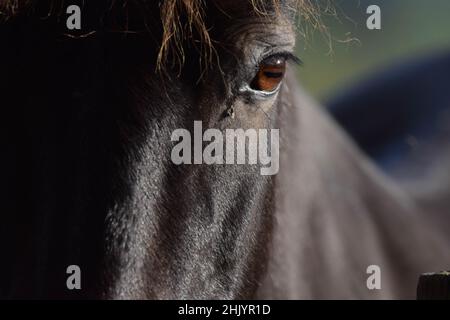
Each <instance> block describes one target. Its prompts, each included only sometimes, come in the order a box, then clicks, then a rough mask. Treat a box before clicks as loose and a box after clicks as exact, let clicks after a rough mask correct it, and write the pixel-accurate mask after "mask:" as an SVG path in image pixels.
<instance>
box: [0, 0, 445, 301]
mask: <svg viewBox="0 0 450 320" xmlns="http://www.w3.org/2000/svg"><path fill="white" fill-rule="evenodd" d="M6 3H10V4H12V3H14V2H6ZM24 3H25V2H24ZM108 3H109V2H108ZM130 3H131V2H130ZM34 4H35V5H34V6H33V8H35V9H34V10H35V11H33V12H34V13H36V14H28V13H29V12H30V11H28V9H23V11H20V9H21V8H30V7H28V6H24V7H21V6H19V7H17V8H18V9H19V10H17V9H14V10H12V8H16V7H15V6H11V5H9V6H7V7H4V8H8V10H9V12H10V13H11V14H8V19H4V20H3V22H2V25H1V26H0V42H1V43H2V50H0V61H1V63H2V66H1V73H0V97H1V103H2V113H3V116H2V125H1V126H0V127H1V128H2V132H1V133H2V134H1V136H2V138H3V139H4V141H2V143H1V148H2V157H1V160H0V161H1V163H0V165H1V166H0V168H2V169H1V170H2V175H1V176H2V177H3V178H2V180H1V190H0V191H1V194H2V201H1V202H0V206H1V207H0V212H1V215H2V223H1V225H0V228H1V229H0V252H1V254H2V260H1V263H0V296H1V297H5V298H194V299H197V298H222V299H223V298H254V297H264V298H265V297H281V298H299V297H300V298H314V297H316V298H321V297H345V298H347V297H368V296H370V293H368V292H366V291H365V290H364V289H363V288H364V287H365V281H364V279H359V277H358V278H357V279H356V278H355V279H351V280H348V279H350V278H351V275H354V274H355V272H359V273H358V274H360V273H362V274H363V273H364V270H365V269H364V268H365V266H367V264H370V263H373V262H370V261H371V260H370V259H374V260H375V263H377V261H380V264H382V265H383V267H385V268H386V274H387V275H389V276H390V277H391V278H392V279H395V280H392V284H391V285H388V286H387V288H386V290H385V291H383V292H382V293H378V294H379V296H377V297H396V296H400V297H411V295H412V292H411V290H410V289H411V284H412V281H413V279H414V276H415V275H416V274H417V272H419V271H427V270H426V269H427V268H432V269H433V270H434V269H439V268H441V267H444V266H445V263H446V262H449V261H450V260H449V259H448V258H449V256H448V252H446V250H442V251H441V249H443V248H445V246H443V244H446V242H444V241H443V239H442V238H441V237H440V236H439V235H433V234H432V232H431V231H430V230H431V229H430V228H428V227H427V226H426V224H425V223H423V219H422V218H421V216H420V212H419V211H418V210H416V209H417V208H415V206H414V204H413V203H412V202H411V201H410V199H407V198H406V197H405V196H404V195H403V194H402V192H401V191H399V190H397V189H396V188H395V187H391V185H390V183H389V182H388V181H387V180H385V179H384V177H382V176H381V175H380V174H379V173H378V172H377V171H376V170H375V169H374V168H372V167H371V166H370V164H368V162H367V161H366V159H365V158H364V156H362V155H361V154H360V153H359V152H358V150H356V149H355V148H354V147H353V145H352V144H351V143H350V142H349V141H348V139H347V137H345V136H344V135H343V134H342V133H341V132H340V131H339V129H338V128H336V127H335V126H334V124H333V123H332V122H331V121H330V120H329V119H328V118H327V117H326V115H324V114H322V112H321V111H320V110H316V108H315V107H314V104H313V103H312V102H310V101H308V99H307V97H306V95H305V94H303V93H301V92H300V91H297V90H294V86H295V85H296V84H295V81H294V80H293V79H292V78H289V79H287V81H286V83H285V85H284V87H283V89H282V92H281V93H280V95H279V97H278V98H277V99H275V100H273V102H270V106H269V107H270V108H269V111H266V112H261V107H262V106H261V105H260V104H261V102H258V101H254V100H252V99H251V98H247V99H242V98H241V97H240V96H239V94H238V90H237V88H238V84H239V83H241V82H243V81H245V80H246V79H248V77H249V75H250V76H251V72H252V70H253V68H254V66H252V65H250V66H249V64H248V63H247V64H246V63H245V62H244V61H247V60H251V58H252V57H249V52H248V51H249V50H250V49H252V48H250V47H249V46H250V43H251V41H250V40H251V39H252V38H251V36H254V35H255V34H258V36H259V38H258V40H264V41H279V40H280V39H281V40H289V39H290V38H289V37H291V38H292V37H293V33H292V28H291V26H290V25H286V21H281V20H282V19H276V18H275V17H277V15H271V14H269V15H263V16H261V14H259V13H258V12H255V10H254V2H252V1H248V2H242V1H224V2H222V1H214V2H213V3H210V2H209V1H208V5H205V6H204V7H203V10H204V19H205V24H206V25H211V26H214V28H212V29H211V32H210V33H209V35H210V37H211V39H214V41H215V50H216V52H217V57H216V58H217V59H216V60H214V61H213V62H214V63H215V64H214V65H213V66H211V67H210V72H208V73H206V74H203V68H202V64H201V63H200V61H201V57H203V52H202V50H200V51H199V50H198V48H197V47H195V45H193V44H192V42H190V41H187V42H186V43H183V50H184V55H185V59H184V64H183V66H182V69H181V72H180V69H179V67H180V66H179V65H171V64H170V63H168V64H167V65H166V67H165V73H164V75H162V74H161V73H155V70H157V66H158V56H159V54H160V52H161V51H160V50H161V41H162V40H163V39H164V28H163V24H162V23H161V21H163V20H164V19H161V16H160V10H159V9H160V8H159V7H158V5H157V2H156V1H155V2H153V1H152V2H146V5H147V9H148V10H145V11H141V10H140V7H133V6H129V7H127V8H128V15H127V17H128V19H123V17H124V16H123V15H121V14H117V15H115V13H114V12H116V13H118V12H120V10H119V9H120V8H121V6H120V2H118V1H117V2H115V5H114V6H115V7H114V8H115V9H116V10H114V9H111V10H109V11H108V14H107V15H106V16H105V15H104V14H105V11H104V8H105V7H104V4H105V2H104V1H95V3H94V1H89V3H88V2H87V1H86V4H85V7H84V9H83V10H84V11H83V12H85V13H86V20H85V21H86V25H85V27H84V29H83V32H80V33H74V34H71V33H68V32H67V30H65V29H64V26H65V21H64V19H62V18H61V17H62V16H64V15H50V16H48V17H47V18H46V19H42V15H43V14H45V13H46V12H47V13H48V6H47V5H46V4H48V2H46V1H36V2H34ZM279 5H280V8H281V9H282V10H284V9H286V11H289V10H288V9H289V8H288V7H292V6H293V2H292V3H291V2H290V1H280V2H279ZM273 10H275V8H273ZM274 12H275V11H274ZM12 13H14V14H12ZM148 15H150V16H148ZM99 16H103V18H104V19H103V20H102V19H100V20H99ZM105 19H106V20H108V21H109V22H110V23H106V24H105V23H104V22H105ZM185 19H188V20H189V17H188V16H185ZM99 21H103V22H102V23H100V24H99ZM144 21H145V22H147V23H149V24H146V27H147V29H140V27H142V23H143V22H144ZM291 22H292V21H291ZM124 25H125V26H128V29H124V28H123V26H124ZM261 25H262V26H264V28H261ZM114 26H117V27H118V28H117V29H116V28H114ZM276 28H282V29H276ZM126 30H129V31H130V30H142V32H124V31H126ZM145 30H147V31H148V32H145ZM91 31H95V32H94V33H91ZM115 31H117V32H115ZM86 35H87V36H86ZM231 36H233V37H235V38H232V39H231V38H230V37H231ZM194 37H195V36H194ZM271 38H273V39H278V40H270V39H271ZM288 38H289V39H288ZM200 39H201V37H200ZM249 39H250V40H249ZM258 43H261V41H259V42H258ZM238 44H245V47H240V48H239V47H237V46H238ZM250 51H251V50H250ZM251 53H252V54H255V53H254V51H251ZM172 54H174V53H172ZM252 54H250V55H252ZM168 61H170V59H169V60H168ZM176 62H177V61H176ZM219 66H220V67H219ZM248 70H250V71H248ZM199 79H201V81H199ZM288 88H289V89H290V90H287V89H288ZM294 106H297V108H294ZM230 107H233V108H234V110H235V113H236V117H235V118H231V117H226V116H225V117H224V114H226V111H227V110H228V109H229V108H230ZM194 120H202V121H203V123H204V124H205V126H208V127H215V128H219V129H225V128H249V127H253V128H258V127H263V128H270V127H277V128H279V127H281V128H282V139H283V141H285V142H284V143H287V144H285V145H284V149H283V150H282V152H283V153H282V154H283V156H282V163H281V166H282V167H281V170H282V171H281V172H280V174H279V176H278V177H277V179H276V181H274V180H275V179H274V178H268V177H262V176H260V175H259V170H257V169H256V168H254V167H247V166H237V165H236V166H224V167H218V166H175V165H173V164H172V162H171V161H170V150H171V147H172V145H173V144H172V143H171V142H170V135H171V133H172V132H173V130H174V129H176V128H188V129H191V128H192V124H193V121H194ZM337 184H341V185H342V188H341V189H340V188H339V187H338V186H337ZM390 188H391V189H390ZM405 222H408V223H409V226H410V228H405V229H406V230H403V231H402V233H401V235H398V233H396V231H397V230H396V229H395V228H394V227H395V226H399V225H402V226H404V225H405ZM353 225H354V227H353ZM360 232H363V234H362V235H361V234H360ZM419 234H420V235H421V236H423V237H425V238H426V239H429V241H428V242H427V244H426V245H421V244H420V243H417V241H416V240H415V237H417V236H418V235H419ZM377 235H380V238H378V237H377ZM328 236H329V238H328ZM364 237H367V238H366V240H365V241H362V240H361V239H362V238H364ZM336 239H337V240H339V241H336ZM355 239H357V240H355ZM357 243H359V244H360V245H361V247H360V248H359V247H356V248H355V245H356V244H357ZM412 243H414V245H417V246H416V247H415V248H414V250H411V246H412ZM333 248H334V250H333ZM336 250H337V251H336ZM447 251H448V250H447ZM336 252H337V253H336ZM417 252H423V255H421V256H420V257H416V253H417ZM430 252H433V254H434V253H435V254H436V256H433V255H432V254H431V253H430ZM339 253H341V256H339ZM339 257H341V258H342V259H338V258H339ZM333 263H336V264H338V267H336V266H333ZM71 264H76V265H79V266H80V267H81V269H82V272H83V273H82V288H83V289H82V290H81V291H69V290H67V289H66V277H67V275H66V273H65V271H66V267H67V266H68V265H71ZM404 268H410V269H408V270H406V271H405V270H404ZM358 270H359V271H358ZM314 272H316V274H314ZM317 273H319V274H320V278H318V279H316V278H315V277H317ZM349 274H350V277H349ZM344 279H347V280H348V281H347V282H345V281H344ZM360 280H361V281H360ZM413 286H414V284H413Z"/></svg>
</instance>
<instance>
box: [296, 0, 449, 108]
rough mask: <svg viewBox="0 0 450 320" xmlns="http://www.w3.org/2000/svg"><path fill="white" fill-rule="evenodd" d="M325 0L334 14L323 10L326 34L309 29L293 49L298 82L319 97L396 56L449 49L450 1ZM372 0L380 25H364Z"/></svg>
mask: <svg viewBox="0 0 450 320" xmlns="http://www.w3.org/2000/svg"><path fill="white" fill-rule="evenodd" d="M324 1H325V0H324ZM330 2H331V3H332V5H333V8H334V10H335V11H336V13H337V15H334V14H331V13H330V14H327V13H324V14H322V20H323V23H324V24H325V25H326V27H327V28H328V29H329V35H330V37H329V38H328V37H327V35H326V34H324V33H323V32H321V31H318V30H316V31H315V32H309V33H308V35H307V36H306V38H305V37H299V40H298V49H297V50H298V55H299V57H300V58H301V59H302V60H303V62H304V65H303V66H302V67H300V68H298V73H299V77H300V81H301V83H302V84H303V86H304V87H305V88H306V89H307V90H308V91H309V92H310V93H311V94H312V95H313V96H314V97H315V98H317V99H319V100H320V101H326V100H327V99H328V98H330V97H332V96H333V95H334V94H336V93H338V92H339V90H342V89H345V88H346V87H350V86H352V85H353V84H356V83H357V82H358V81H359V80H360V79H363V78H364V76H367V75H369V74H371V73H373V72H376V71H377V70H381V69H383V68H389V66H390V65H394V64H395V63H397V62H399V61H402V60H405V59H411V58H413V57H415V56H421V55H425V54H427V53H430V52H433V51H438V50H440V49H443V48H450V0H379V1H374V0H372V1H371V0H340V1H339V0H334V1H330ZM373 4H375V5H378V6H380V8H381V19H382V29H381V30H368V29H367V27H366V20H367V18H368V17H369V15H368V14H366V9H367V7H368V6H369V5H373ZM300 29H301V27H300Z"/></svg>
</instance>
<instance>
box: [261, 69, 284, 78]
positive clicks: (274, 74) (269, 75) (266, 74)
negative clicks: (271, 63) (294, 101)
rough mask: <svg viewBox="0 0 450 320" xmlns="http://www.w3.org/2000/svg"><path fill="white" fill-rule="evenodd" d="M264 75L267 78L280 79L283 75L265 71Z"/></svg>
mask: <svg viewBox="0 0 450 320" xmlns="http://www.w3.org/2000/svg"><path fill="white" fill-rule="evenodd" d="M264 75H265V76H266V77H267V78H281V77H282V76H283V73H282V72H269V71H266V72H264Z"/></svg>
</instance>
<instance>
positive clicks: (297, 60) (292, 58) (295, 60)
mask: <svg viewBox="0 0 450 320" xmlns="http://www.w3.org/2000/svg"><path fill="white" fill-rule="evenodd" d="M275 58H284V59H285V60H286V62H293V63H294V64H295V65H298V66H303V61H302V60H301V59H300V58H299V57H298V56H296V55H295V54H293V53H291V52H278V53H273V54H270V55H268V56H266V57H263V58H262V59H261V61H259V62H258V63H257V64H256V66H259V65H260V64H261V63H263V62H264V61H265V60H269V59H275Z"/></svg>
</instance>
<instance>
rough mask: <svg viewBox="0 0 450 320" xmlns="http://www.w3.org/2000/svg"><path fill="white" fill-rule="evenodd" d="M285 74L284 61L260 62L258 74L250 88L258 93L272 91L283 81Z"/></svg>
mask: <svg viewBox="0 0 450 320" xmlns="http://www.w3.org/2000/svg"><path fill="white" fill-rule="evenodd" d="M285 72H286V59H284V58H279V57H277V58H274V59H269V60H267V61H263V62H261V64H260V65H259V70H258V73H257V74H256V76H255V78H254V79H253V81H252V82H251V84H250V87H251V88H252V89H254V90H259V91H267V92H271V91H274V90H275V89H276V88H277V87H278V85H279V84H280V82H281V81H282V80H283V77H284V73H285Z"/></svg>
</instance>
